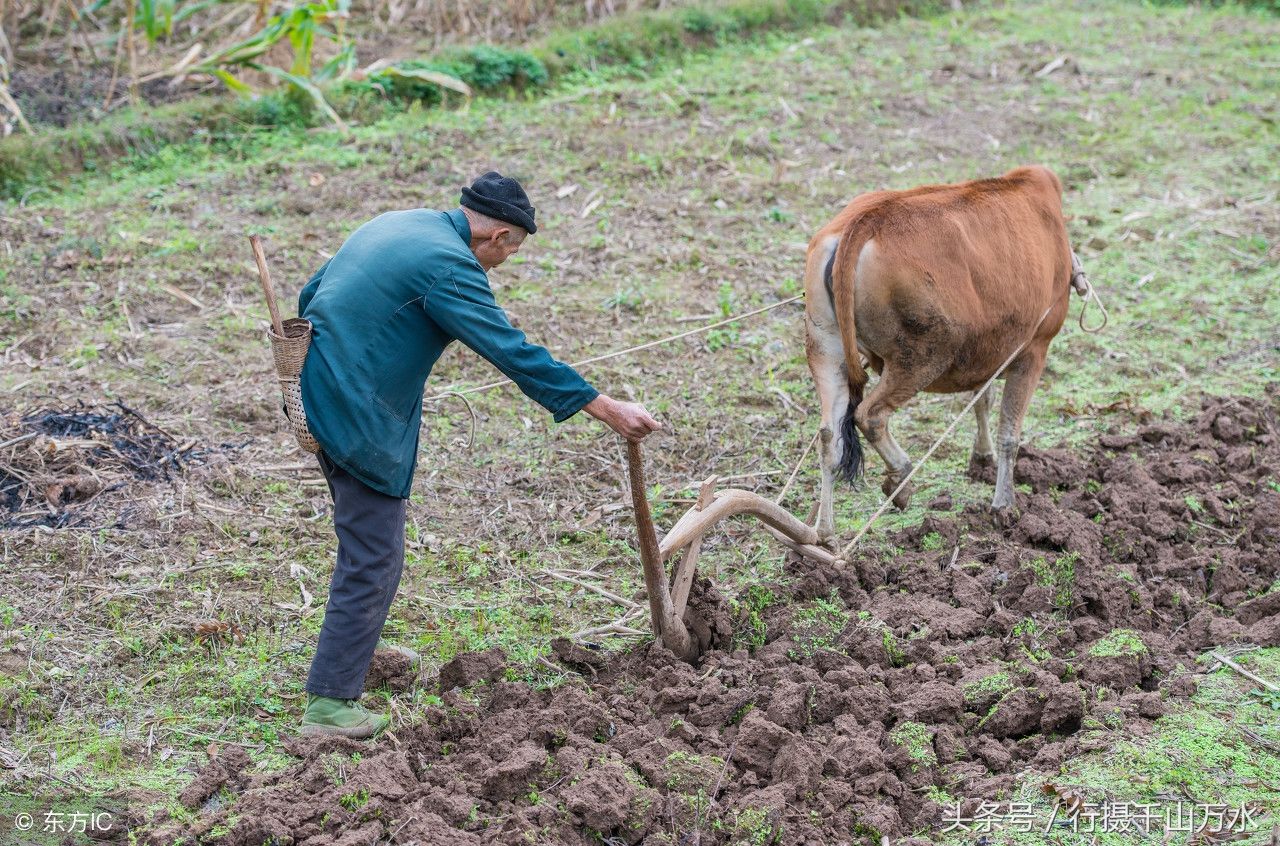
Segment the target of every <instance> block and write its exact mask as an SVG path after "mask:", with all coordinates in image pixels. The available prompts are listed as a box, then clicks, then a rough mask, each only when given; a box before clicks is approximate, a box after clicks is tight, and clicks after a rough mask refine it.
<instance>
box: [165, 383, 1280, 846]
mask: <svg viewBox="0 0 1280 846" xmlns="http://www.w3.org/2000/svg"><path fill="white" fill-rule="evenodd" d="M1278 411H1280V392H1277V391H1273V392H1272V393H1271V394H1270V395H1269V397H1268V398H1267V399H1266V400H1252V399H1241V398H1237V399H1220V398H1213V399H1208V400H1205V402H1204V404H1203V407H1202V410H1201V411H1200V412H1199V413H1198V415H1196V416H1195V418H1194V419H1193V420H1192V421H1190V422H1188V423H1170V422H1163V423H1157V424H1154V425H1147V426H1144V427H1142V428H1139V429H1137V430H1136V431H1132V432H1128V433H1122V434H1112V435H1107V436H1103V437H1102V438H1101V439H1100V442H1099V443H1098V444H1097V446H1096V447H1094V448H1091V449H1088V450H1085V451H1082V452H1071V451H1066V450H1037V449H1025V450H1024V451H1023V453H1022V455H1021V457H1020V459H1019V462H1018V468H1017V470H1018V481H1019V482H1020V483H1024V484H1026V485H1029V486H1030V489H1031V492H1030V493H1022V494H1020V495H1019V503H1018V504H1019V513H1018V515H1017V516H1016V517H1014V518H1012V519H1010V520H1007V521H1005V522H1006V523H1007V525H1001V524H1000V523H998V522H997V521H995V520H994V519H993V518H992V517H991V516H990V515H989V514H988V513H987V512H986V511H985V510H984V509H981V508H978V507H976V506H975V507H971V508H969V509H966V510H965V511H963V512H960V513H953V512H950V511H947V510H944V509H949V508H950V504H949V503H948V502H947V501H946V500H945V499H941V500H939V501H936V502H935V504H934V505H935V511H934V512H933V514H932V515H931V516H929V517H927V518H926V519H925V520H924V522H923V523H922V524H921V525H919V526H917V527H915V528H912V529H909V530H906V531H903V532H901V533H899V534H898V535H897V536H896V537H893V538H891V539H890V541H891V543H892V547H890V548H888V549H880V550H878V551H875V552H871V551H868V552H865V553H862V554H859V555H858V556H857V557H856V560H855V562H854V565H853V566H852V567H848V568H843V569H835V568H830V567H821V566H818V565H815V564H813V563H812V562H809V561H805V560H801V559H795V560H793V561H791V562H790V563H789V565H788V572H789V575H790V576H791V577H792V579H791V581H790V582H789V583H788V584H786V585H779V586H778V587H777V588H776V590H775V591H774V592H773V597H772V602H771V603H768V604H766V603H763V602H756V603H753V602H751V601H748V600H747V598H743V599H742V601H740V602H738V603H728V602H726V601H725V600H724V599H723V598H721V597H720V596H719V594H718V593H717V592H716V591H715V590H714V588H712V587H710V585H708V584H706V583H703V584H702V585H701V586H700V592H699V595H698V604H699V607H700V608H701V609H703V610H704V611H708V612H710V613H709V614H708V618H709V619H710V620H711V621H712V622H711V624H710V628H711V630H712V638H713V642H717V643H718V644H719V645H720V648H719V649H717V650H713V651H712V652H710V653H709V654H707V655H706V656H704V658H703V660H702V661H701V662H700V663H699V664H698V666H689V665H687V664H684V663H682V662H680V661H679V660H676V659H675V658H674V657H672V656H671V655H670V654H669V653H667V652H665V651H664V650H663V649H662V648H661V647H659V646H656V645H652V644H647V645H644V646H641V647H638V648H636V649H634V650H632V651H630V652H626V653H622V654H610V655H605V654H603V653H600V652H597V651H593V650H589V649H585V648H582V647H580V646H576V645H571V644H568V643H565V642H558V643H556V644H555V649H554V657H555V658H556V659H557V660H558V661H559V662H560V663H561V664H562V665H563V666H564V667H565V668H567V670H569V671H570V672H571V676H570V678H571V681H570V682H569V683H566V684H563V685H561V686H559V687H557V688H555V689H551V690H535V689H532V688H530V687H529V686H527V685H525V684H523V683H513V682H510V681H506V680H504V679H505V678H506V674H505V668H506V663H505V659H504V658H503V656H502V655H501V654H500V653H497V652H489V653H479V654H469V655H464V656H461V657H459V658H457V659H455V660H454V661H453V662H451V663H450V664H448V665H446V666H445V667H444V668H443V670H442V671H441V673H440V676H439V678H438V679H425V680H423V683H425V684H434V685H437V686H438V688H439V692H440V694H441V696H442V699H443V703H444V704H443V705H442V706H439V707H435V708H433V709H432V710H431V711H430V713H429V715H428V717H427V719H426V720H425V721H424V722H422V723H420V724H418V725H415V726H412V727H408V728H403V729H400V730H398V731H397V732H395V734H394V735H393V736H392V737H387V738H384V739H382V740H380V741H379V742H377V743H376V744H372V745H371V744H367V743H359V742H355V741H348V740H319V741H316V740H309V741H295V742H293V743H292V745H291V747H290V751H291V752H292V753H294V754H295V755H297V757H298V760H297V762H296V763H295V764H294V765H293V766H291V767H289V768H287V769H286V770H284V771H283V772H278V773H272V774H267V775H262V774H253V775H247V774H245V773H244V768H245V767H246V765H247V759H246V758H244V757H243V753H238V751H237V750H235V749H234V748H232V749H227V750H224V751H223V752H222V753H220V755H219V757H218V758H217V759H215V760H213V761H212V762H211V763H210V764H209V765H208V766H207V767H206V768H205V769H204V770H203V771H202V772H201V773H200V774H199V775H198V777H197V778H196V780H195V781H194V782H193V783H192V785H191V786H190V787H189V788H188V789H187V791H186V792H185V793H184V794H183V796H182V801H183V802H184V803H185V804H187V805H188V806H189V807H191V808H192V809H195V810H196V811H197V812H198V813H197V822H195V823H194V824H189V823H183V824H179V823H178V822H176V821H174V820H164V819H162V820H160V821H158V823H157V824H156V825H155V827H153V829H152V830H151V834H150V835H149V841H148V842H152V843H157V844H159V843H165V844H169V843H171V842H173V841H174V840H175V839H185V842H190V843H194V842H211V841H213V840H215V839H216V840H217V842H219V843H223V844H226V846H260V844H262V843H264V842H272V843H278V844H289V843H297V844H305V846H372V844H374V843H376V842H387V838H390V842H394V843H399V844H410V843H420V844H432V846H448V844H481V843H499V844H510V843H525V842H528V843H539V844H599V843H601V842H604V843H609V844H624V843H625V844H636V843H641V842H643V843H645V844H668V843H669V844H676V843H699V844H719V843H740V842H748V843H769V842H780V843H787V844H802V843H864V842H865V843H876V844H878V843H879V840H880V836H881V835H889V836H891V837H895V838H898V837H905V836H906V835H909V834H910V833H911V832H920V831H927V830H929V829H931V828H932V827H933V826H934V825H936V824H937V823H938V821H939V819H940V815H941V812H942V808H941V807H940V805H939V804H938V803H937V802H935V801H934V800H933V799H932V798H930V797H931V796H934V797H937V796H939V795H940V794H939V793H938V792H936V791H935V790H932V789H931V788H938V789H941V790H945V791H946V792H947V794H949V795H951V796H956V797H964V798H966V800H967V801H974V802H976V801H977V800H978V799H995V798H999V797H1000V796H1001V794H1002V792H1004V791H1007V790H1008V789H1009V788H1010V787H1011V786H1012V785H1013V784H1014V781H1015V778H1019V777H1024V776H1025V774H1027V773H1035V772H1045V773H1049V772H1056V771H1057V770H1058V767H1059V765H1060V764H1061V763H1062V762H1063V761H1064V760H1067V759H1069V758H1070V757H1072V756H1074V755H1077V754H1078V753H1081V752H1083V751H1087V750H1088V748H1089V746H1090V740H1089V737H1088V734H1087V733H1086V732H1083V731H1081V730H1082V729H1083V728H1089V727H1090V726H1096V725H1106V726H1110V727H1117V726H1120V725H1123V726H1124V727H1125V731H1126V733H1130V734H1140V733H1141V732H1142V731H1143V730H1144V728H1149V726H1150V721H1152V720H1157V719H1159V718H1160V716H1161V715H1162V714H1163V713H1165V711H1166V710H1167V709H1169V708H1171V707H1176V706H1177V704H1178V700H1180V699H1184V698H1186V697H1187V696H1189V695H1190V694H1191V693H1193V692H1194V690H1195V688H1196V675H1195V672H1196V670H1195V667H1196V665H1195V658H1196V656H1198V655H1200V654H1202V653H1203V652H1204V651H1205V650H1207V649H1209V648H1211V647H1215V646H1221V645H1229V644H1232V643H1234V642H1245V641H1249V642H1253V643H1255V644H1260V645H1270V646H1276V645H1280V591H1278V590H1271V591H1270V592H1267V591H1268V589H1269V588H1270V587H1271V586H1272V585H1273V583H1275V582H1276V580H1277V578H1278V577H1280V489H1278V488H1277V484H1276V472H1275V471H1276V468H1277V467H1280V438H1278V433H1280V426H1277V412H1278ZM731 617H732V619H731ZM730 626H732V633H731V632H730ZM753 631H754V632H760V631H763V636H762V637H760V638H757V639H756V640H754V641H752V640H751V639H750V637H749V635H750V633H751V632H753ZM744 644H750V648H747V647H746V646H745V645H744ZM229 795H230V796H231V797H234V801H233V802H231V801H229V799H228V796H229ZM215 835H216V837H215ZM895 842H899V843H902V842H914V841H912V840H896V841H895Z"/></svg>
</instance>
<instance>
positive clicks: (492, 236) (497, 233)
mask: <svg viewBox="0 0 1280 846" xmlns="http://www.w3.org/2000/svg"><path fill="white" fill-rule="evenodd" d="M510 234H511V230H510V229H508V228H506V227H505V226H503V227H499V228H498V229H495V230H493V232H491V233H489V240H490V241H494V242H497V243H502V244H505V243H506V241H507V236H508V235H510Z"/></svg>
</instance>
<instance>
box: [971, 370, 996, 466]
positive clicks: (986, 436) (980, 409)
mask: <svg viewBox="0 0 1280 846" xmlns="http://www.w3.org/2000/svg"><path fill="white" fill-rule="evenodd" d="M994 390H995V386H994V385H992V386H989V387H988V388H987V389H986V390H985V391H983V392H982V393H981V394H979V395H978V401H977V402H975V403H974V404H973V414H974V417H975V418H977V423H978V431H977V434H975V435H974V438H973V453H972V454H971V455H970V456H969V478H971V479H981V478H983V477H984V476H985V475H986V472H985V471H986V470H987V468H989V467H990V466H991V465H993V464H995V463H996V454H995V450H994V449H992V447H991V394H992V392H993V391H994Z"/></svg>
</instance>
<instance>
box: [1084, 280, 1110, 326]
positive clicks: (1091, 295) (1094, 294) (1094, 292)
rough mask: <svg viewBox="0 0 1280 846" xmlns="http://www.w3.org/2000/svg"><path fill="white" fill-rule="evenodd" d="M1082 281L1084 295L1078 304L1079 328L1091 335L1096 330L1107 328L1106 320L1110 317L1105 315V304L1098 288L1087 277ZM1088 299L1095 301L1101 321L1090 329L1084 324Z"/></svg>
mask: <svg viewBox="0 0 1280 846" xmlns="http://www.w3.org/2000/svg"><path fill="white" fill-rule="evenodd" d="M1083 281H1084V285H1085V295H1084V303H1082V304H1081V306H1080V328H1081V330H1083V331H1085V332H1088V333H1089V334H1090V335H1092V334H1094V333H1096V332H1101V331H1102V330H1103V329H1105V328H1107V321H1108V320H1109V319H1110V318H1109V316H1108V315H1107V309H1106V306H1104V305H1103V304H1102V297H1100V296H1098V289H1097V288H1095V287H1093V283H1092V282H1090V281H1089V280H1088V278H1085V279H1084V280H1083ZM1090 301H1093V302H1095V303H1097V304H1098V311H1100V312H1102V322H1101V323H1099V324H1098V325H1097V326H1094V327H1093V328H1092V329H1091V328H1089V327H1088V326H1085V325H1084V313H1085V312H1086V311H1088V310H1089V302H1090Z"/></svg>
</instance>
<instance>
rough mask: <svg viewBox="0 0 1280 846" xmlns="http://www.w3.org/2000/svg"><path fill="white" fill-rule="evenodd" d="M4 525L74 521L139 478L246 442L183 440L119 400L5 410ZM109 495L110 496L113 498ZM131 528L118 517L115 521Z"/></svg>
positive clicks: (171, 471) (87, 517)
mask: <svg viewBox="0 0 1280 846" xmlns="http://www.w3.org/2000/svg"><path fill="white" fill-rule="evenodd" d="M0 420H9V421H10V423H9V425H7V426H4V427H0V443H7V444H9V446H8V447H6V448H5V449H3V450H0V528H3V529H14V528H29V527H34V526H48V527H52V528H71V527H76V526H86V525H91V524H93V523H94V521H95V518H96V517H99V516H101V515H99V514H97V513H96V510H95V509H93V508H91V507H90V505H91V504H93V503H95V502H97V501H98V500H99V499H100V498H102V497H103V496H104V495H106V494H109V493H112V492H115V491H120V490H123V489H125V488H126V487H128V486H129V485H130V484H132V483H133V482H138V481H140V482H173V481H174V479H175V478H177V477H178V476H180V475H181V474H182V472H183V471H184V470H185V469H186V468H188V467H190V466H193V465H198V464H200V463H203V462H204V461H206V460H208V459H209V457H211V456H213V455H215V454H220V453H224V452H227V451H231V450H236V449H239V448H240V447H242V446H244V444H230V443H223V444H218V445H216V446H201V445H199V444H198V443H197V442H196V441H195V440H194V439H191V440H188V441H185V442H180V441H179V440H178V439H177V438H176V437H174V436H173V435H171V434H170V433H169V432H166V431H165V430H164V429H162V428H160V427H159V426H156V425H155V424H153V423H151V422H150V421H148V420H147V419H146V418H145V417H143V416H142V415H141V414H139V413H138V412H137V411H135V410H133V409H132V408H129V407H128V406H127V405H125V404H123V403H120V402H116V403H112V404H111V405H107V406H90V405H87V404H85V403H83V402H81V403H77V404H76V405H75V406H72V407H69V408H66V409H55V408H46V409H42V410H40V411H36V412H32V413H28V414H25V415H22V416H20V417H19V416H16V415H12V414H8V415H6V414H3V413H0ZM108 499H109V498H108ZM111 524H112V525H113V526H114V527H116V528H125V526H124V525H122V523H121V520H120V519H119V518H117V519H115V520H113V521H111Z"/></svg>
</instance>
